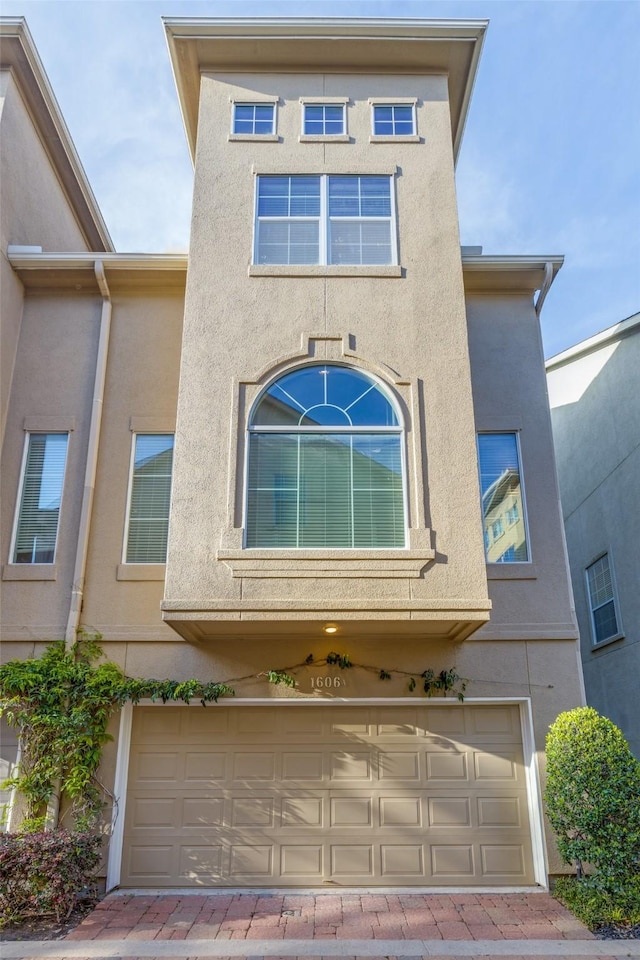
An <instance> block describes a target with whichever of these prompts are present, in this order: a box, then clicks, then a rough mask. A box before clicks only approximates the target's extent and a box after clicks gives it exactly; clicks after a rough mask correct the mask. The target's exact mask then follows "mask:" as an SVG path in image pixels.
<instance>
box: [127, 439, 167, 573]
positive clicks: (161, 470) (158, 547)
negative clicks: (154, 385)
mask: <svg viewBox="0 0 640 960" xmlns="http://www.w3.org/2000/svg"><path fill="white" fill-rule="evenodd" d="M172 466H173V435H171V434H149V435H143V434H138V435H137V436H136V445H135V454H134V468H133V479H132V483H131V501H130V505H129V530H128V534H127V550H126V562H127V563H164V562H165V561H166V558H167V532H168V528H169V506H170V498H171V470H172Z"/></svg>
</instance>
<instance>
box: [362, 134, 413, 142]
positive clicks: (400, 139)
mask: <svg viewBox="0 0 640 960" xmlns="http://www.w3.org/2000/svg"><path fill="white" fill-rule="evenodd" d="M369 143H422V137H419V136H418V134H417V133H410V134H402V135H400V136H396V137H394V136H384V137H381V136H374V135H371V136H370V137H369Z"/></svg>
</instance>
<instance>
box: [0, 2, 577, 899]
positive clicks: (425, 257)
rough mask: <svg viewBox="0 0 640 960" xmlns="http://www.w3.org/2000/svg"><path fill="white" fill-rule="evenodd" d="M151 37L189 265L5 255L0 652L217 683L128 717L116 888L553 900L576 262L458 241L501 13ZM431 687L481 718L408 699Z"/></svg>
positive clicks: (106, 775)
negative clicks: (13, 299) (58, 647)
mask: <svg viewBox="0 0 640 960" xmlns="http://www.w3.org/2000/svg"><path fill="white" fill-rule="evenodd" d="M165 25H166V30H167V36H168V41H169V50H170V55H171V57H172V62H173V67H174V72H175V76H176V82H177V88H178V93H179V97H180V102H181V107H182V111H183V116H184V120H185V127H186V131H187V137H188V140H189V143H190V147H191V149H192V154H193V159H194V201H193V203H194V206H193V218H192V233H191V241H190V249H189V255H188V257H186V256H185V257H163V256H151V255H150V256H146V257H145V256H132V255H127V254H116V253H113V252H110V251H109V250H104V249H95V248H94V249H93V250H84V249H79V250H77V251H75V252H74V253H73V254H71V253H65V252H64V250H62V249H57V250H56V249H54V247H53V246H52V247H49V246H48V244H47V245H45V244H43V243H42V242H41V241H40V240H39V239H38V235H37V224H36V225H34V227H33V228H32V230H31V232H30V234H29V236H26V237H25V238H22V237H21V238H20V241H19V243H16V242H15V241H12V242H11V247H10V252H9V257H8V259H9V269H10V270H11V271H12V274H13V276H14V277H15V284H16V285H17V288H18V289H19V290H20V291H21V296H23V298H24V299H23V306H22V312H21V317H20V324H19V327H20V329H19V336H18V337H17V347H16V350H15V361H14V363H13V370H12V380H11V391H10V394H11V396H10V399H9V403H8V413H7V427H6V436H5V457H4V461H5V471H6V479H5V498H4V511H5V512H4V514H3V519H2V524H3V539H4V542H5V543H6V544H7V547H6V548H5V556H4V558H3V589H4V603H3V616H4V618H5V622H4V627H3V633H4V636H5V638H6V640H7V641H8V642H7V643H6V644H5V648H6V654H5V655H9V656H12V655H13V656H29V655H34V654H37V653H38V652H39V651H40V650H42V649H43V646H44V644H46V642H47V641H48V640H50V639H52V638H56V637H60V636H65V637H66V638H67V641H68V642H72V641H73V638H74V636H75V633H76V630H77V628H78V627H82V628H84V629H87V630H95V631H99V632H100V633H101V634H102V635H103V638H104V639H103V643H104V649H105V653H106V655H107V656H108V657H109V658H110V659H112V660H113V661H115V662H117V663H119V664H120V665H121V666H122V667H123V669H124V670H125V671H126V672H127V674H129V675H131V676H139V677H144V676H155V677H174V678H176V679H186V678H189V677H199V678H201V679H203V680H206V681H210V680H216V681H220V682H226V683H229V684H230V685H231V686H233V688H234V689H235V692H236V695H235V697H234V698H233V699H230V698H225V699H224V700H222V701H220V703H219V704H217V705H215V706H213V707H209V708H207V709H202V708H201V707H196V706H193V705H192V706H188V707H187V706H174V705H172V706H157V705H150V704H149V705H147V704H142V705H139V706H136V707H131V706H129V707H126V708H125V709H124V710H123V711H122V715H121V717H120V718H119V724H118V727H117V729H115V730H114V733H115V736H116V739H115V742H114V744H113V748H112V749H111V750H108V751H107V753H106V755H105V760H104V769H103V771H102V776H103V780H104V781H105V782H106V783H107V784H108V785H109V786H112V788H113V792H114V794H115V796H116V798H117V801H118V802H117V805H116V815H114V824H113V832H112V837H111V843H110V850H109V858H108V875H107V884H108V886H109V887H112V886H115V885H118V884H120V885H123V886H135V887H141V886H152V887H158V886H185V885H189V884H194V885H216V886H217V885H230V886H242V885H249V886H260V885H263V886H274V885H282V886H289V887H292V886H293V887H295V886H305V887H308V886H313V885H320V884H326V883H331V884H335V885H343V886H375V885H384V886H389V885H397V886H415V885H419V886H425V885H437V886H443V885H456V886H461V885H462V886H467V885H468V886H487V885H491V886H495V885H507V884H508V885H510V886H513V885H514V884H516V885H531V884H534V883H537V884H541V885H544V884H545V883H546V882H547V876H548V873H549V872H554V871H557V870H558V869H560V865H559V864H558V862H557V857H556V855H555V854H554V851H553V845H552V844H551V843H550V842H549V840H548V837H547V838H545V830H544V824H543V817H542V804H541V789H542V782H543V777H544V738H545V734H546V731H547V729H548V726H549V724H550V723H551V722H552V721H553V719H554V718H555V716H556V715H557V714H558V713H559V712H560V711H561V710H563V709H568V708H570V707H573V706H575V705H578V704H580V703H581V702H582V689H581V680H580V671H579V659H578V654H577V643H576V640H577V630H576V625H575V622H574V616H573V611H572V603H571V594H570V586H569V581H568V576H567V567H566V558H565V551H564V544H563V534H562V523H561V516H560V512H559V507H558V491H557V486H556V481H555V468H554V456H553V444H552V436H551V427H550V417H549V408H548V402H547V395H546V384H545V375H544V363H543V357H542V348H541V339H540V330H539V321H538V313H539V309H540V307H541V305H542V300H543V299H544V296H545V295H546V293H547V291H548V289H549V286H550V285H551V283H552V281H553V277H554V276H555V273H556V272H557V270H558V269H559V268H560V266H561V262H562V261H561V258H560V257H536V256H532V257H509V256H501V257H487V256H482V253H481V251H479V250H478V249H475V248H474V249H463V250H462V251H461V248H460V244H459V235H458V221H457V206H456V194H455V182H454V169H455V159H456V156H457V152H458V150H459V147H460V142H461V137H462V131H463V127H464V121H465V117H466V112H467V108H468V104H469V99H470V95H471V89H472V86H473V81H474V77H475V72H476V69H477V63H478V59H479V55H480V49H481V46H482V42H483V38H484V34H485V30H486V23H484V22H480V21H473V22H442V21H437V22H436V21H434V22H432V21H353V20H352V21H349V20H335V21H332V20H322V21H320V20H317V21H215V20H198V21H183V20H180V21H176V20H169V21H166V24H165ZM13 29H14V32H16V33H18V34H19V38H20V39H19V42H20V43H21V44H22V45H23V47H25V48H27V49H28V48H29V47H30V44H29V40H28V35H27V34H26V32H25V30H24V27H20V28H19V27H18V26H15V25H14V28H13ZM3 122H4V121H3ZM31 122H33V121H31ZM36 132H38V131H36ZM40 136H42V134H40ZM49 159H50V162H52V163H53V162H54V161H55V158H49ZM68 200H69V206H70V209H71V211H72V212H73V210H74V206H73V202H74V201H73V197H72V196H71V195H69V196H68ZM96 216H97V214H96ZM10 239H11V238H10ZM28 244H33V245H37V246H42V247H43V249H42V251H41V252H34V251H32V250H29V249H25V245H28ZM105 246H106V245H105ZM187 264H188V270H187ZM345 656H347V657H348V659H349V662H350V663H352V664H353V666H352V667H350V668H345V659H344V658H345ZM341 663H342V668H341ZM279 671H288V672H290V673H292V675H293V676H295V681H296V685H295V686H287V685H285V684H282V683H280V684H278V683H275V684H274V683H270V682H269V674H270V672H276V673H277V672H279ZM430 671H432V673H430ZM447 671H453V672H454V673H456V674H457V675H459V676H460V677H462V678H464V679H465V680H466V681H467V686H466V691H465V697H464V701H463V702H461V701H458V700H457V699H456V697H455V696H453V697H452V696H449V697H445V698H443V697H440V698H437V699H436V698H427V697H426V696H425V693H424V690H423V688H424V686H425V684H426V685H427V686H429V678H430V677H432V676H435V677H436V678H437V677H439V676H440V675H441V674H442V673H443V672H444V673H445V674H446V673H447Z"/></svg>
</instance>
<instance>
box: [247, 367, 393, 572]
mask: <svg viewBox="0 0 640 960" xmlns="http://www.w3.org/2000/svg"><path fill="white" fill-rule="evenodd" d="M327 363H331V364H335V361H324V360H323V361H318V362H316V363H315V364H314V363H304V364H302V365H301V366H300V367H298V368H295V367H294V368H292V369H303V367H307V366H324V365H325V364H327ZM336 366H343V367H346V368H347V369H353V370H358V371H360V369H361V368H360V367H357V366H354V365H352V364H345V363H343V364H336ZM286 372H291V371H286ZM362 372H365V373H366V375H367V376H368V377H370V378H371V380H372V381H374V382H375V383H376V384H377V386H378V387H380V389H381V390H382V391H383V393H384V395H385V396H386V398H387V399H388V401H389V403H390V404H391V406H392V408H393V410H394V411H395V414H396V417H397V418H398V426H397V427H396V428H390V427H367V428H366V429H365V428H361V429H360V431H359V432H361V433H395V434H399V436H400V438H401V439H400V461H401V467H402V508H403V511H404V546H403V547H317V548H316V547H291V546H289V547H269V548H265V547H248V546H247V526H248V514H249V442H250V437H251V434H252V433H259V432H265V433H268V432H271V433H286V432H287V431H286V430H283V428H282V427H278V426H272V427H269V426H265V427H259V428H257V429H256V428H254V427H252V425H251V421H252V419H253V415H254V411H255V409H256V407H257V406H258V404H259V403H260V401H261V400H262V397H263V396H264V394H265V393H266V392H267V390H268V389H269V387H270V386H271V384H272V383H275V382H276V381H277V380H279V379H280V377H282V376H285V373H283V372H280V373H278V375H277V376H275V377H274V378H273V379H271V380H270V381H269V382H268V383H267V384H266V386H265V387H264V388H263V389H262V390H261V391H260V392H259V393H258V395H257V397H256V398H255V400H254V402H253V404H252V405H251V409H250V411H249V416H248V417H247V425H246V428H245V437H244V444H245V447H244V448H245V456H244V468H243V473H242V483H243V488H242V489H243V505H242V551H243V553H244V551H247V552H248V553H258V552H264V551H265V550H267V551H268V552H269V553H273V554H280V555H283V556H284V555H285V554H293V555H295V554H296V553H301V554H302V553H305V554H313V555H320V556H321V555H323V554H324V555H326V556H327V557H329V556H330V555H333V554H336V553H339V554H341V555H354V554H360V555H368V554H369V553H376V554H377V555H383V554H384V555H385V556H386V555H388V554H393V553H407V552H408V551H409V549H410V536H411V531H410V529H409V478H408V459H407V426H406V422H405V418H404V417H403V415H402V409H401V407H400V404H399V403H398V401H397V398H396V397H395V396H394V394H393V393H392V392H391V391H390V389H389V387H388V385H387V384H386V383H385V382H384V381H383V380H381V378H380V377H377V376H376V375H375V374H373V373H371V372H370V371H362ZM328 431H331V432H333V431H335V432H342V433H354V432H358V431H357V430H355V431H354V430H353V428H351V427H329V428H327V427H307V428H306V430H305V432H308V433H327V432H328Z"/></svg>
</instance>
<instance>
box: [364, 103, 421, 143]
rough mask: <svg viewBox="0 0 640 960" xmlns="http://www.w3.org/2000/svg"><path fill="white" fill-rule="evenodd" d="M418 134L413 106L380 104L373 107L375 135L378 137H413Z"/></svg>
mask: <svg viewBox="0 0 640 960" xmlns="http://www.w3.org/2000/svg"><path fill="white" fill-rule="evenodd" d="M415 132H416V124H415V109H414V107H413V106H412V105H411V104H403V103H379V104H374V106H373V134H374V136H376V137H411V136H413V135H414V134H415Z"/></svg>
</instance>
